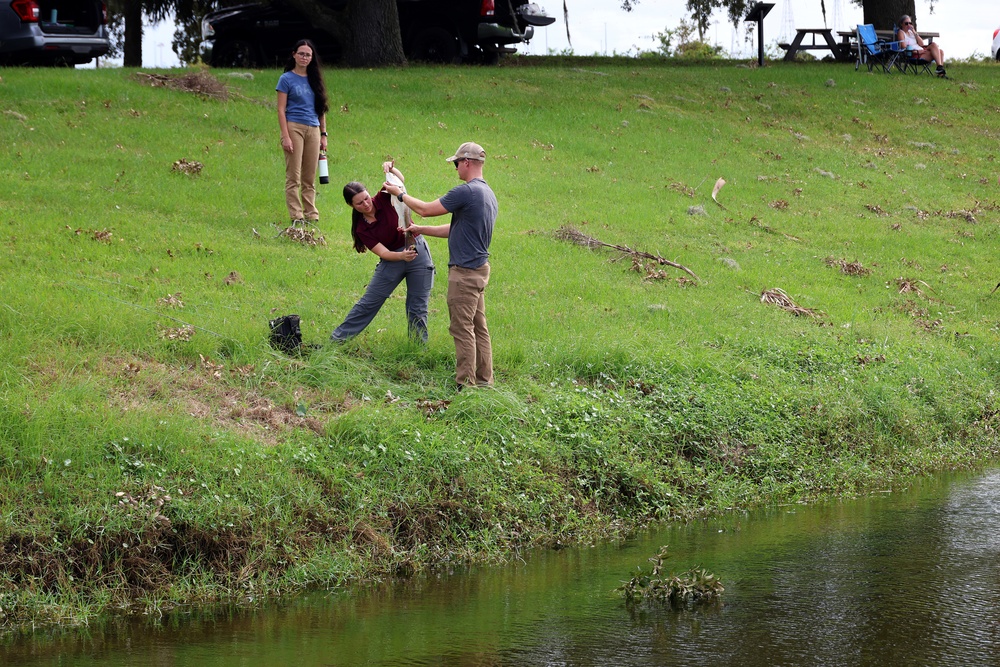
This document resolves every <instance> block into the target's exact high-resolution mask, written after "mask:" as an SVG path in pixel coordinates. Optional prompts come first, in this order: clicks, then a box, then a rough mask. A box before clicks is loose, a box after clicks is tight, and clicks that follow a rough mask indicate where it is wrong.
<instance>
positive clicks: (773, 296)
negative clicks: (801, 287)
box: [760, 287, 823, 317]
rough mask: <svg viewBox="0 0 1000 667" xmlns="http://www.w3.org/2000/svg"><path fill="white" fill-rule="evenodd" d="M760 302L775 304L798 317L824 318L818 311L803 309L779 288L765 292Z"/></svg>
mask: <svg viewBox="0 0 1000 667" xmlns="http://www.w3.org/2000/svg"><path fill="white" fill-rule="evenodd" d="M760 302H761V303H770V304H773V305H775V306H777V307H778V308H781V309H782V310H785V311H788V312H789V313H791V314H792V315H795V316H797V317H799V316H802V315H807V316H809V317H822V316H823V315H822V313H820V312H818V311H815V310H812V309H811V308H803V307H802V306H800V305H798V304H797V303H795V302H794V301H792V298H791V297H790V296H788V295H787V294H785V290H783V289H780V288H778V287H775V288H772V289H769V290H764V291H763V292H762V293H761V295H760Z"/></svg>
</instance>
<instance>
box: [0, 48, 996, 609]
mask: <svg viewBox="0 0 1000 667" xmlns="http://www.w3.org/2000/svg"><path fill="white" fill-rule="evenodd" d="M539 63H541V64H539ZM952 70H954V71H952ZM998 71H1000V70H998V68H997V66H995V65H979V66H972V65H969V66H960V67H954V68H950V69H949V72H950V73H951V76H952V79H951V80H947V81H943V80H938V79H932V78H929V77H912V76H902V75H895V76H884V75H871V74H867V73H863V72H855V71H854V70H853V68H851V67H850V66H845V65H832V64H831V65H827V64H808V65H801V64H789V65H785V64H776V65H774V66H771V67H767V68H764V69H754V68H747V67H743V66H740V65H738V64H734V63H722V64H718V65H711V66H709V65H703V66H686V67H676V66H667V65H663V64H657V63H650V62H642V61H635V60H613V59H609V60H590V59H587V60H580V61H577V64H573V61H570V62H565V61H563V62H557V63H550V64H545V61H539V60H537V59H529V58H523V59H514V60H512V61H511V62H510V63H508V65H506V66H504V67H500V68H482V69H478V68H443V69H442V68H422V67H410V68H407V69H405V70H387V71H346V70H330V71H328V72H327V75H326V78H327V85H328V87H329V89H330V91H331V95H332V103H333V107H334V110H333V111H332V112H331V115H330V119H329V129H330V165H331V166H330V171H331V184H330V185H327V186H320V190H321V194H320V200H319V206H320V210H321V216H322V217H321V220H320V225H319V229H318V230H316V232H315V236H312V237H307V238H305V239H303V241H304V242H300V241H297V240H295V239H293V238H290V237H288V236H286V235H279V234H280V232H281V231H282V229H283V228H284V225H285V224H286V223H287V220H286V214H285V210H284V203H283V192H282V189H283V163H282V156H281V148H280V145H279V135H278V126H277V120H276V114H275V104H274V96H275V95H274V85H275V83H276V80H277V77H278V72H275V71H268V72H254V73H252V78H251V77H247V76H244V75H243V74H244V73H235V74H236V75H230V74H229V73H227V72H222V71H213V72H211V73H205V72H202V73H198V72H195V71H191V72H187V73H184V72H169V73H161V74H157V75H151V73H149V72H136V71H132V70H120V69H110V70H108V69H103V70H88V71H84V70H81V71H73V70H33V69H30V70H29V69H24V70H22V69H0V100H2V101H0V111H2V114H0V141H2V144H3V146H4V157H3V159H2V160H0V227H2V230H3V234H2V235H0V240H2V241H3V252H2V253H0V275H2V280H0V392H2V396H3V402H2V405H0V626H4V627H7V628H14V627H26V626H27V625H30V624H34V625H36V626H37V625H38V624H44V623H47V622H52V621H56V620H58V621H60V622H74V621H84V620H86V619H88V618H90V617H92V616H93V615H95V614H99V613H102V612H104V611H107V610H110V609H117V608H122V607H125V608H128V609H131V610H135V611H150V610H155V609H159V608H163V607H166V606H169V605H171V604H174V603H177V602H212V601H241V600H242V601H246V600H248V599H259V597H260V596H269V595H277V594H283V593H287V592H290V591H294V590H297V589H299V588H301V587H304V586H338V585H346V584H348V583H350V582H351V581H354V580H356V579H358V578H363V577H367V576H372V575H381V574H392V573H395V574H404V575H405V574H407V573H410V572H414V571H417V570H420V569H424V568H426V567H432V566H435V565H440V564H442V563H446V562H450V561H467V560H476V561H491V560H494V561H495V560H502V559H504V558H505V557H507V556H508V555H509V554H510V553H511V552H512V551H514V550H517V549H521V548H525V547H532V546H547V545H555V544H565V543H571V542H577V541H586V540H593V539H598V538H607V537H611V538H613V537H615V536H620V535H622V534H625V533H627V532H628V531H630V530H632V529H634V528H635V527H637V526H640V525H643V524H645V523H647V522H649V521H665V520H672V519H681V518H691V517H695V516H699V515H703V514H705V513H712V512H720V511H725V510H727V509H730V508H745V507H750V506H754V505H759V504H762V503H775V502H808V501H813V500H816V499H821V498H828V497H833V496H838V495H850V494H856V493H865V492H869V491H871V490H874V489H885V488H891V487H892V486H894V485H897V484H905V483H906V481H907V480H908V479H911V478H912V477H913V476H914V475H921V474H927V473H930V472H934V471H938V470H944V469H952V468H967V467H976V466H981V465H984V464H986V463H988V462H991V461H992V460H994V458H995V456H996V454H997V448H998V440H997V438H996V428H997V427H998V422H1000V419H998V417H997V415H998V414H1000V407H998V405H997V400H996V397H995V391H996V389H997V380H996V378H997V371H998V363H1000V357H998V355H997V351H996V343H997V338H998V331H1000V292H998V293H997V294H992V293H991V290H992V289H993V287H994V286H995V285H996V284H997V283H998V281H1000V270H998V268H997V265H996V261H995V253H996V249H997V237H998V222H1000V214H998V199H1000V198H998V192H1000V183H998V179H997V177H998V172H1000V169H998V166H997V163H996V161H995V153H996V145H997V138H998V136H997V135H998V133H997V130H996V129H995V128H996V122H995V121H996V115H997V112H998V107H997V103H996V100H997V99H1000V97H998V84H997V74H998ZM467 140H475V141H477V142H479V143H481V144H482V145H483V146H485V148H486V150H487V153H488V155H489V158H488V160H487V165H486V177H487V180H488V181H489V182H490V184H491V185H492V187H493V188H494V190H495V191H496V193H497V196H498V199H499V201H500V208H501V213H500V218H499V220H498V222H497V229H496V233H495V236H494V242H493V247H492V257H491V264H492V267H493V276H492V279H491V284H490V287H489V289H488V292H487V309H488V317H489V323H490V329H491V332H492V335H493V340H494V354H495V366H496V372H497V386H496V388H495V389H493V390H481V391H471V392H462V393H461V394H456V393H454V390H453V389H452V384H453V370H454V369H453V355H454V352H453V347H452V343H451V339H450V337H449V336H448V333H447V327H448V317H447V307H446V305H445V301H444V295H445V288H446V286H445V281H446V271H447V266H446V265H447V248H446V246H445V244H444V242H442V241H440V240H437V239H431V240H429V243H430V246H431V249H432V252H433V254H434V257H435V260H436V264H437V266H438V279H437V285H436V286H435V288H434V291H433V294H432V301H431V309H432V310H431V322H430V333H431V337H430V342H429V343H428V344H427V346H426V347H423V346H420V345H419V344H415V343H413V342H411V341H409V340H407V338H406V322H405V314H404V311H403V302H402V298H403V294H404V292H403V291H402V290H400V292H399V293H398V295H397V296H394V297H393V298H392V299H390V301H389V302H387V304H386V306H385V308H384V309H383V311H382V313H380V314H379V316H378V318H377V319H376V320H375V322H374V323H373V324H372V326H371V327H369V329H368V331H366V332H365V334H364V335H362V336H361V337H359V338H358V339H356V340H355V341H353V342H352V343H350V344H348V345H345V346H339V347H338V346H332V345H323V344H324V343H325V341H326V340H327V338H328V336H329V333H330V332H331V331H332V330H333V329H334V327H335V326H336V325H337V324H338V323H339V322H340V321H341V319H342V318H343V316H344V315H345V314H346V313H347V311H348V310H349V308H350V307H351V305H352V304H353V303H354V301H355V300H356V299H357V298H358V297H359V296H360V294H361V293H362V292H363V290H364V286H365V285H366V283H367V280H368V278H369V276H370V275H371V271H372V269H373V267H374V264H375V261H376V260H375V258H374V257H373V256H372V254H371V253H366V254H363V255H358V254H356V253H354V252H353V250H352V248H351V241H350V236H349V232H348V228H349V215H348V213H349V210H348V208H347V206H346V205H345V204H344V203H343V199H342V198H341V195H340V189H341V187H342V185H343V183H345V182H347V181H349V180H361V181H363V182H366V183H367V184H368V185H369V187H370V188H372V189H375V188H376V187H377V184H378V183H379V181H380V174H379V165H380V163H381V161H382V160H383V159H386V158H387V157H392V158H394V159H395V160H396V161H397V165H398V166H399V167H400V168H401V169H402V171H403V172H404V174H405V175H406V176H407V188H408V190H409V192H410V193H411V194H413V195H415V196H416V197H418V198H421V199H424V200H431V199H434V198H435V197H437V196H439V195H441V194H443V193H444V192H446V191H447V189H448V188H450V187H452V186H453V185H454V184H455V183H456V182H457V181H456V179H455V175H454V169H453V168H452V167H451V165H450V164H448V163H446V162H445V161H444V158H445V157H446V156H448V155H451V153H452V151H454V149H455V148H456V147H457V146H458V145H459V144H460V143H461V142H463V141H467ZM719 179H723V180H724V181H725V184H724V185H723V186H722V187H721V189H719V190H718V191H717V193H716V194H715V196H714V197H713V188H714V187H716V184H717V183H718V182H719ZM574 239H576V240H577V241H580V240H583V241H586V240H588V239H589V240H592V241H595V242H600V243H601V244H606V245H596V246H593V247H585V246H584V245H581V244H580V243H576V242H574V241H573V240H574ZM608 245H610V246H618V247H619V248H621V249H624V251H622V250H615V249H613V248H609V247H606V246H608ZM628 251H633V252H628ZM651 257H652V258H651ZM655 257H662V258H664V259H666V260H670V261H671V262H673V263H676V264H680V265H682V266H684V267H687V268H688V269H689V270H690V272H691V273H692V274H694V277H692V275H689V274H688V273H685V272H684V271H681V270H679V269H677V268H674V267H673V266H671V265H669V264H663V263H658V262H656V261H655ZM288 313H296V314H299V315H300V316H301V317H302V319H303V329H304V332H305V338H306V340H307V342H310V343H315V344H319V345H321V346H322V347H320V349H317V350H315V351H314V352H312V353H311V354H308V355H305V356H301V357H288V356H286V355H283V354H280V353H278V352H275V351H274V350H272V349H271V348H270V347H269V346H268V343H267V340H266V333H267V322H268V320H269V319H270V318H273V317H274V316H276V315H282V314H288Z"/></svg>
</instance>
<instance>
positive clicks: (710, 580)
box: [615, 545, 725, 607]
mask: <svg viewBox="0 0 1000 667" xmlns="http://www.w3.org/2000/svg"><path fill="white" fill-rule="evenodd" d="M666 559H667V545H664V546H662V547H660V551H659V553H658V554H656V555H655V556H653V557H652V558H650V559H649V562H651V563H652V564H653V569H652V571H651V572H649V574H646V573H643V572H642V571H641V570H640V572H639V574H637V575H635V576H633V577H632V578H631V579H629V580H628V581H626V582H624V583H623V584H622V585H621V586H619V587H618V588H616V589H615V590H616V591H617V592H619V593H621V596H622V597H623V598H625V604H626V605H629V606H631V605H634V604H636V603H638V602H643V601H653V602H660V603H662V604H670V605H671V606H674V607H679V606H684V605H687V604H704V603H709V602H710V603H718V602H719V601H720V600H721V598H722V592H723V591H724V590H725V588H724V587H723V585H722V580H720V579H719V578H718V577H717V576H715V575H714V574H712V573H711V572H708V571H707V570H705V568H702V567H694V568H691V569H690V570H688V571H687V572H684V573H682V574H673V573H671V574H670V575H663V574H662V572H663V569H664V561H666Z"/></svg>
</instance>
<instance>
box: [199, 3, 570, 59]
mask: <svg viewBox="0 0 1000 667" xmlns="http://www.w3.org/2000/svg"><path fill="white" fill-rule="evenodd" d="M339 4H340V5H343V4H344V3H343V2H341V3H339ZM332 6H333V5H332ZM396 7H397V9H398V11H399V28H400V32H401V33H402V38H403V52H404V53H405V54H406V57H407V58H408V59H410V60H423V61H430V62H441V63H446V62H452V63H458V62H485V63H492V62H496V60H497V59H498V58H499V57H500V54H502V53H513V52H514V51H515V50H516V47H515V45H516V44H519V43H522V42H527V41H528V40H530V39H531V38H532V37H533V36H534V33H535V29H534V27H533V26H546V25H549V24H551V23H552V22H553V21H555V18H553V17H550V16H547V15H546V14H545V12H544V10H542V9H541V8H539V7H538V5H536V4H534V3H529V2H526V1H525V0H509V1H508V0H497V1H496V2H494V0H396ZM512 10H513V12H514V14H513V15H511V11H512ZM201 33H202V40H203V41H202V43H201V57H202V60H204V61H205V62H206V63H208V64H210V65H212V66H213V67H271V66H274V65H278V64H281V63H283V62H284V61H285V60H286V59H287V58H288V54H289V53H291V49H292V46H293V45H294V44H295V42H296V41H298V40H299V39H311V40H312V41H313V43H315V44H316V49H317V50H318V51H319V54H320V56H321V57H322V59H323V61H324V62H337V61H339V60H340V58H341V55H342V53H341V51H342V49H341V45H340V44H339V43H338V41H337V39H336V38H335V37H334V36H333V35H330V34H329V33H327V32H324V31H322V30H320V29H318V28H316V27H314V26H313V24H312V22H311V21H310V20H309V18H308V17H306V16H303V15H302V14H300V13H299V12H298V11H297V10H295V9H293V8H292V7H290V6H288V5H287V4H285V3H283V2H281V0H271V1H269V2H260V3H253V4H246V5H239V6H236V7H230V8H228V9H222V10H219V11H215V12H212V13H210V14H207V15H206V16H205V18H204V20H202V23H201Z"/></svg>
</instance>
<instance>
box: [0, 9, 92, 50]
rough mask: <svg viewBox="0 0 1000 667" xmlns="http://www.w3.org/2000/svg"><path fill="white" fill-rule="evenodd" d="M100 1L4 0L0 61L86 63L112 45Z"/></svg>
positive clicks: (0, 27) (0, 23)
mask: <svg viewBox="0 0 1000 667" xmlns="http://www.w3.org/2000/svg"><path fill="white" fill-rule="evenodd" d="M107 23H108V14H107V9H106V8H105V6H104V3H103V2H100V1H99V0H37V1H36V0H0V64H3V65H35V64H50V65H57V64H60V65H82V64H84V63H89V62H90V61H91V60H92V59H94V58H97V57H100V56H103V55H104V54H106V53H107V52H108V51H109V50H110V48H111V41H110V39H109V37H108V27H107Z"/></svg>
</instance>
